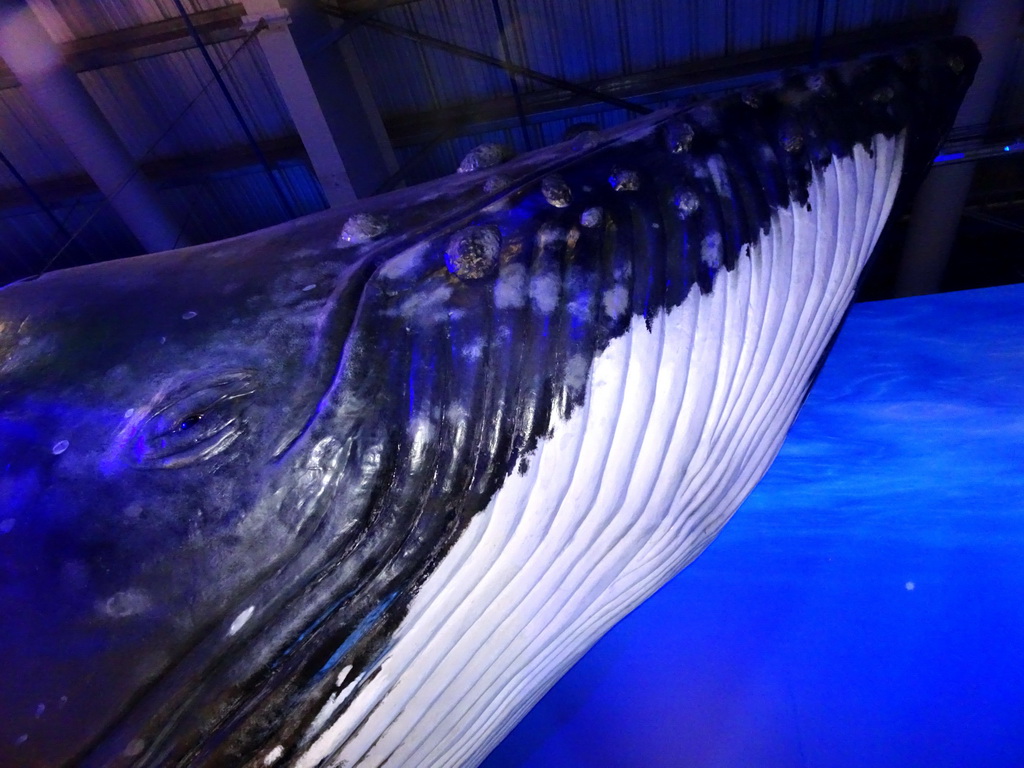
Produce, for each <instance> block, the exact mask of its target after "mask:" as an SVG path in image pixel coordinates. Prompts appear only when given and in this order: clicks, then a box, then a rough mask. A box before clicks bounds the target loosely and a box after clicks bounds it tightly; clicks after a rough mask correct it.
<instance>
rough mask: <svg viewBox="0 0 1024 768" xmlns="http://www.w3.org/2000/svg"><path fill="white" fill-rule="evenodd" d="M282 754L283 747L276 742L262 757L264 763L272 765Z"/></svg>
mask: <svg viewBox="0 0 1024 768" xmlns="http://www.w3.org/2000/svg"><path fill="white" fill-rule="evenodd" d="M283 756H284V747H283V746H281V745H280V744H278V745H277V746H276V747H274V748H273V749H272V750H270V751H269V752H267V754H266V755H264V757H263V764H264V765H273V764H274V763H276V762H277V761H278V760H280V759H281V758H282V757H283Z"/></svg>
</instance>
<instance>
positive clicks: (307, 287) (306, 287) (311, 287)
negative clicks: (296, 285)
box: [302, 283, 316, 293]
mask: <svg viewBox="0 0 1024 768" xmlns="http://www.w3.org/2000/svg"><path fill="white" fill-rule="evenodd" d="M315 288H316V283H310V284H309V285H304V286H302V292H303V293H309V292H310V291H312V290H314V289H315Z"/></svg>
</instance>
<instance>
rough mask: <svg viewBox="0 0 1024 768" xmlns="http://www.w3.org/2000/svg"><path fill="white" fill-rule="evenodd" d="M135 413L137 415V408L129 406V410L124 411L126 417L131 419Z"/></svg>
mask: <svg viewBox="0 0 1024 768" xmlns="http://www.w3.org/2000/svg"><path fill="white" fill-rule="evenodd" d="M134 415H135V409H134V408H129V409H128V410H127V411H125V412H124V417H125V418H126V419H130V418H131V417H132V416H134Z"/></svg>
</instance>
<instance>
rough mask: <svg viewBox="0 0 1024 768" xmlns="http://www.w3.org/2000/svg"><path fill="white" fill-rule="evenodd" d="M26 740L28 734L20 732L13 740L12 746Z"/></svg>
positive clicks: (19, 744) (18, 745)
mask: <svg viewBox="0 0 1024 768" xmlns="http://www.w3.org/2000/svg"><path fill="white" fill-rule="evenodd" d="M26 741H28V734H27V733H23V734H21V736H19V737H18V738H16V739H15V740H14V746H16V747H20V746H21V745H22V744H24V743H25V742H26Z"/></svg>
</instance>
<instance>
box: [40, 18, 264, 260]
mask: <svg viewBox="0 0 1024 768" xmlns="http://www.w3.org/2000/svg"><path fill="white" fill-rule="evenodd" d="M266 28H267V26H266V24H265V23H264V22H262V21H261V22H260V23H259V24H257V25H256V26H255V27H254V28H253V30H252V32H250V33H249V34H248V35H247V36H246V37H245V39H244V40H243V41H242V44H241V45H239V46H238V48H236V49H235V50H234V51H233V52H232V53H231V55H230V56H229V57H228V60H227V61H225V62H224V64H223V66H222V67H221V69H220V70H218V71H217V72H215V74H217V75H219V74H220V72H223V71H224V70H226V69H227V68H228V67H229V66H230V65H231V63H232V62H233V61H234V60H235V57H236V56H238V54H239V53H241V52H242V51H243V50H245V48H246V47H247V46H248V45H249V44H250V43H251V42H252V41H253V40H255V39H256V36H257V35H258V34H259V33H260V32H262V31H263V30H264V29H266ZM214 82H215V78H212V77H211V78H210V79H209V80H207V81H206V83H205V84H204V85H203V87H202V88H200V89H199V91H198V93H196V95H195V96H193V97H192V98H191V99H190V100H189V102H188V104H186V105H185V108H184V109H182V110H181V112H179V113H178V116H177V117H175V118H174V119H173V120H171V122H170V123H169V124H168V125H167V128H165V129H164V131H163V133H161V134H160V135H159V136H157V137H156V139H154V140H153V141H152V142H151V143H150V145H149V146H148V147H147V148H146V151H145V152H143V153H142V155H141V157H140V158H139V163H137V164H136V166H135V170H133V171H132V173H131V174H130V175H129V176H128V177H127V178H125V180H124V181H122V182H121V185H120V186H119V187H118V188H117V192H120V191H121V190H122V189H124V188H125V186H126V185H127V184H128V182H129V181H131V180H132V179H133V178H134V177H135V175H136V174H138V173H139V172H140V166H141V161H142V159H143V158H145V157H147V156H148V155H149V154H150V153H151V152H152V151H153V150H154V149H156V147H157V146H158V145H159V144H160V142H161V141H163V140H164V139H165V138H166V137H167V135H168V134H169V133H170V132H171V131H173V130H174V129H175V128H176V127H177V125H178V123H180V122H181V120H182V118H184V117H185V115H187V114H188V111H189V110H190V109H192V107H193V106H194V105H195V103H196V102H197V101H199V99H200V98H201V97H202V96H203V94H205V93H206V91H207V90H209V88H210V86H211V85H213V83H214ZM117 192H115V195H116V194H117ZM109 204H110V198H107V199H105V200H103V202H101V203H100V204H99V205H97V206H96V208H95V209H94V210H93V212H92V213H90V214H89V216H88V217H86V219H85V221H83V222H82V223H81V224H80V225H79V226H78V227H77V228H76V229H75V231H74V232H72V233H71V235H70V237H69V238H68V241H67V242H66V243H64V245H63V246H62V247H61V249H60V250H59V251H57V253H55V254H54V255H53V258H52V259H50V260H49V261H48V262H46V264H45V265H44V266H43V268H42V269H41V270H40V271H39V273H38V274H37V275H36V276H37V277H38V276H39V275H42V274H43V273H45V272H46V270H48V269H49V268H50V267H52V266H53V264H54V262H56V261H57V259H58V258H60V257H61V255H62V254H63V253H64V251H66V250H67V249H68V248H69V247H70V246H71V244H72V243H74V242H75V239H76V238H77V237H78V236H79V235H81V234H82V232H84V231H85V229H86V227H88V226H89V224H91V223H92V220H93V219H94V218H96V216H98V215H99V212H100V211H102V210H103V208H104V207H106V206H107V205H109Z"/></svg>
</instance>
